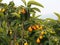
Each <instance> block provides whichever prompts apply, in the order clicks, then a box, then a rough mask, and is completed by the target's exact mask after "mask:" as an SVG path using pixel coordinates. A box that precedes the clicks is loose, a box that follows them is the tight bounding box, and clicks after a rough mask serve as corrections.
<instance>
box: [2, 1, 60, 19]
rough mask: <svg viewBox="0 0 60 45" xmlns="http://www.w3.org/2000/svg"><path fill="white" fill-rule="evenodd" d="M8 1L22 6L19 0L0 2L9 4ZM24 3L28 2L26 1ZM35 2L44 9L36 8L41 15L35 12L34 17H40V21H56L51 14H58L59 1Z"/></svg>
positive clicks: (55, 17) (59, 9)
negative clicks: (49, 19)
mask: <svg viewBox="0 0 60 45" xmlns="http://www.w3.org/2000/svg"><path fill="white" fill-rule="evenodd" d="M10 1H14V3H15V5H16V6H19V5H21V4H23V3H22V2H21V0H3V1H2V2H3V3H7V4H9V2H10ZM26 1H27V2H28V0H26ZM35 1H37V2H39V3H41V4H42V5H43V6H44V8H41V7H38V6H37V8H39V9H40V10H41V13H40V12H37V13H36V15H42V16H41V17H40V18H42V19H45V18H52V19H58V18H57V16H55V15H54V13H53V12H58V13H60V0H35ZM33 7H34V6H33Z"/></svg>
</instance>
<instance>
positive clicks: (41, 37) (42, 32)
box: [36, 31, 45, 43]
mask: <svg viewBox="0 0 60 45" xmlns="http://www.w3.org/2000/svg"><path fill="white" fill-rule="evenodd" d="M44 34H45V32H44V31H41V33H40V35H39V37H38V38H37V40H36V42H37V43H40V42H41V40H42V39H43V36H44Z"/></svg>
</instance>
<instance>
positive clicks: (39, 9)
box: [31, 7, 41, 12]
mask: <svg viewBox="0 0 60 45" xmlns="http://www.w3.org/2000/svg"><path fill="white" fill-rule="evenodd" d="M31 9H33V10H36V11H38V12H41V11H40V9H38V8H36V7H34V8H31Z"/></svg>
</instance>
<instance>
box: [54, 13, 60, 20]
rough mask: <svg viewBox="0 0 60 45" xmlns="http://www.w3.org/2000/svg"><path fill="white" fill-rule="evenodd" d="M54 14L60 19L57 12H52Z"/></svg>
mask: <svg viewBox="0 0 60 45" xmlns="http://www.w3.org/2000/svg"><path fill="white" fill-rule="evenodd" d="M54 14H55V15H56V16H57V17H58V19H59V20H60V14H59V13H56V12H54Z"/></svg>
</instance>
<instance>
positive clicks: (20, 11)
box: [0, 0, 60, 45]
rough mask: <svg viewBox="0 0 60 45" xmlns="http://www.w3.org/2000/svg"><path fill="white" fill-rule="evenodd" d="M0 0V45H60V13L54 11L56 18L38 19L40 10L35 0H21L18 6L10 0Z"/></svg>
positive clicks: (40, 5)
mask: <svg viewBox="0 0 60 45" xmlns="http://www.w3.org/2000/svg"><path fill="white" fill-rule="evenodd" d="M1 1H2V0H0V45H60V14H59V13H56V12H54V14H55V15H56V16H57V17H58V20H54V19H51V18H46V19H44V20H43V19H39V17H40V16H41V15H37V16H36V15H35V14H36V11H38V12H41V11H40V10H39V9H38V8H37V7H31V5H36V6H39V7H42V8H44V6H43V5H42V4H40V3H38V2H36V1H29V2H28V3H26V1H25V0H21V1H22V2H23V3H24V6H23V5H20V6H18V7H16V6H15V4H14V2H13V1H11V2H10V3H9V4H8V5H7V4H6V3H1Z"/></svg>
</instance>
